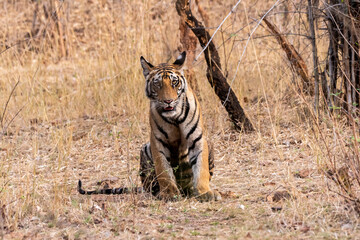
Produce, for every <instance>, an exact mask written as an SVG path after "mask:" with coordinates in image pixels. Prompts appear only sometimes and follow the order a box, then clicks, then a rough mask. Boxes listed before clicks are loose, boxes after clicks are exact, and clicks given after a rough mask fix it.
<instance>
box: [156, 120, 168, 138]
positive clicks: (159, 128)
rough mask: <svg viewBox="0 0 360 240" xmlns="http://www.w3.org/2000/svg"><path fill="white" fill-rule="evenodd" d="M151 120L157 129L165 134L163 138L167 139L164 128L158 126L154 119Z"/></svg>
mask: <svg viewBox="0 0 360 240" xmlns="http://www.w3.org/2000/svg"><path fill="white" fill-rule="evenodd" d="M153 121H154V123H155V125H156V127H157V129H158V130H159V131H160V132H161V133H162V134H163V135H164V136H165V138H166V139H169V135H168V134H167V132H165V130H164V129H163V128H162V127H160V125H159V124H158V123H157V122H156V120H155V119H153Z"/></svg>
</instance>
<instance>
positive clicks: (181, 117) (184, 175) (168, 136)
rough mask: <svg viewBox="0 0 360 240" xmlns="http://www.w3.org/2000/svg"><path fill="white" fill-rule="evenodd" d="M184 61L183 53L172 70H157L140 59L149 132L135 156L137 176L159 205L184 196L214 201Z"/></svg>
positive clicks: (209, 166) (206, 149)
mask: <svg viewBox="0 0 360 240" xmlns="http://www.w3.org/2000/svg"><path fill="white" fill-rule="evenodd" d="M185 58H186V52H183V53H182V54H181V55H180V56H179V57H178V58H177V59H176V61H175V62H174V63H173V64H166V63H162V64H159V65H158V66H154V65H152V64H151V63H149V62H148V61H146V60H145V58H143V57H141V58H140V62H141V66H142V69H143V74H144V77H145V80H146V84H145V86H146V87H145V92H146V96H147V97H148V98H149V99H150V127H151V133H150V142H149V143H147V144H145V145H144V146H143V147H142V149H141V152H140V176H141V180H142V183H143V187H144V188H145V189H147V190H149V189H150V190H151V191H152V192H153V194H155V195H158V197H160V198H162V199H174V198H176V197H178V196H181V195H185V196H195V197H196V198H198V199H199V200H201V201H209V200H219V199H220V195H219V193H218V192H217V191H214V190H212V189H211V188H210V186H209V182H210V179H211V176H212V175H213V168H214V158H213V155H212V151H211V150H210V149H209V146H208V143H207V141H206V138H205V136H204V134H205V129H204V126H203V122H202V116H201V111H200V105H199V102H198V100H197V98H196V96H195V94H194V93H193V92H192V90H191V88H190V87H189V85H188V84H187V81H186V79H185V77H184V74H183V71H182V70H181V68H182V66H183V65H184V62H185ZM154 168H155V171H153V169H154Z"/></svg>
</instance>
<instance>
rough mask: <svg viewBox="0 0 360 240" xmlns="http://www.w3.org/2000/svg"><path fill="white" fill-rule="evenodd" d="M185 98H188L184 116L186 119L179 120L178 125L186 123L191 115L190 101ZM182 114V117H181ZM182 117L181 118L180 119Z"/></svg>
mask: <svg viewBox="0 0 360 240" xmlns="http://www.w3.org/2000/svg"><path fill="white" fill-rule="evenodd" d="M185 98H186V105H185V114H184V117H183V118H181V119H179V120H178V121H177V122H178V124H181V123H183V122H184V121H185V119H186V117H187V116H188V114H189V109H190V105H189V100H188V98H187V97H185ZM182 112H183V111H181V114H182ZM181 114H180V116H181ZM180 116H179V117H180Z"/></svg>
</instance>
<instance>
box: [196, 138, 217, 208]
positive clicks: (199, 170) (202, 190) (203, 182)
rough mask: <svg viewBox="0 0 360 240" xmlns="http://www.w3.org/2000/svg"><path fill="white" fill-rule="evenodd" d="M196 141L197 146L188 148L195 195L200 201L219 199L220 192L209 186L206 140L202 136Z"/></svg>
mask: <svg viewBox="0 0 360 240" xmlns="http://www.w3.org/2000/svg"><path fill="white" fill-rule="evenodd" d="M195 140H196V139H195ZM195 140H194V141H195ZM194 141H192V145H191V146H194ZM198 141H199V143H198V144H197V145H198V147H194V148H192V147H190V148H189V161H190V164H191V166H192V171H193V184H194V190H195V197H196V198H197V199H198V200H199V201H201V202H202V201H212V200H216V201H217V200H220V199H221V197H220V194H219V193H218V192H217V191H214V190H212V189H211V188H210V178H211V177H210V171H209V159H208V157H209V153H208V145H207V142H206V140H205V139H204V138H202V139H201V140H198Z"/></svg>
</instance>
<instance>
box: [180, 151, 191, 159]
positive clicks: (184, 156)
mask: <svg viewBox="0 0 360 240" xmlns="http://www.w3.org/2000/svg"><path fill="white" fill-rule="evenodd" d="M188 155H189V153H188V152H187V153H186V154H184V155H182V156H180V161H181V160H184V159H185V158H186V157H187V156H188Z"/></svg>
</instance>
